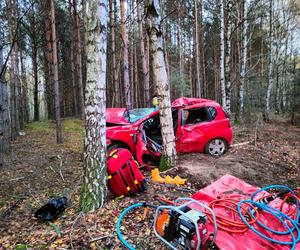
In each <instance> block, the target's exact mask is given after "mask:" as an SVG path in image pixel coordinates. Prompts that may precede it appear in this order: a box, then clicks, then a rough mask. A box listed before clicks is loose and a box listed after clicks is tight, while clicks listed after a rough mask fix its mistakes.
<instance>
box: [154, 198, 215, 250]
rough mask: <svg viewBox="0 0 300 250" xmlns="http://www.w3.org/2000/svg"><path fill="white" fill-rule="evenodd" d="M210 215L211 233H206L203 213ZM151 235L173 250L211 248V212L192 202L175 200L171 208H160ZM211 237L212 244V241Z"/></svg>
mask: <svg viewBox="0 0 300 250" xmlns="http://www.w3.org/2000/svg"><path fill="white" fill-rule="evenodd" d="M205 210H207V211H208V212H209V213H211V215H212V218H213V223H214V232H213V233H212V234H209V233H208V230H207V227H206V222H207V216H206V211H205ZM154 233H155V234H156V236H157V237H158V238H159V239H160V240H161V241H162V242H164V243H165V244H166V245H168V246H169V247H171V248H172V249H184V250H199V249H203V248H204V249H207V248H208V247H210V248H213V246H214V243H215V238H216V234H217V223H216V217H215V214H214V212H213V211H212V210H211V209H210V208H209V207H208V206H206V205H205V204H203V203H200V202H199V201H196V200H194V199H191V198H178V199H177V200H176V201H175V202H174V205H169V206H165V205H162V206H159V207H157V209H156V212H155V217H154ZM211 236H212V240H211Z"/></svg>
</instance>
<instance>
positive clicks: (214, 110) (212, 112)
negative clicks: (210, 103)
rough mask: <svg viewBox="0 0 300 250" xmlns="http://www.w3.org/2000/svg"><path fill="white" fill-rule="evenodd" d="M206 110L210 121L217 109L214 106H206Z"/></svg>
mask: <svg viewBox="0 0 300 250" xmlns="http://www.w3.org/2000/svg"><path fill="white" fill-rule="evenodd" d="M207 112H208V113H209V115H210V119H211V121H212V120H214V119H215V118H216V116H217V109H216V108H214V107H207Z"/></svg>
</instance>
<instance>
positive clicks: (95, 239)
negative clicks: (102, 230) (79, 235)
mask: <svg viewBox="0 0 300 250" xmlns="http://www.w3.org/2000/svg"><path fill="white" fill-rule="evenodd" d="M114 236H115V235H114V234H109V235H105V236H101V237H97V238H93V239H91V240H90V243H92V242H94V241H98V240H103V239H106V238H109V237H114Z"/></svg>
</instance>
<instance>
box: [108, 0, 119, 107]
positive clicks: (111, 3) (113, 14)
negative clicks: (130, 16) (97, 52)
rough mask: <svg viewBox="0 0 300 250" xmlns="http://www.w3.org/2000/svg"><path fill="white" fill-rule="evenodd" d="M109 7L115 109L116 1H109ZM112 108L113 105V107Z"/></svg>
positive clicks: (116, 90)
mask: <svg viewBox="0 0 300 250" xmlns="http://www.w3.org/2000/svg"><path fill="white" fill-rule="evenodd" d="M109 6H110V8H109V9H110V12H109V16H110V31H111V56H112V71H113V72H112V75H113V86H114V90H113V100H114V103H115V106H116V107H120V106H121V103H120V99H121V97H120V90H119V82H118V72H117V63H116V38H115V30H116V0H110V1H109ZM113 106H114V105H113Z"/></svg>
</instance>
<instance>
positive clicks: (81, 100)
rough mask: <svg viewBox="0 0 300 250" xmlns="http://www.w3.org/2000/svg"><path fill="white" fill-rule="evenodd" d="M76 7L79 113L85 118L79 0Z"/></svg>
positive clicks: (75, 1) (74, 6) (74, 4)
mask: <svg viewBox="0 0 300 250" xmlns="http://www.w3.org/2000/svg"><path fill="white" fill-rule="evenodd" d="M73 8H74V21H75V48H76V74H77V77H76V81H77V87H78V97H79V99H78V101H79V103H78V104H79V107H78V108H79V113H80V117H81V119H82V120H84V98H83V86H82V61H81V45H80V40H81V39H80V31H79V18H78V11H77V0H73Z"/></svg>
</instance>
